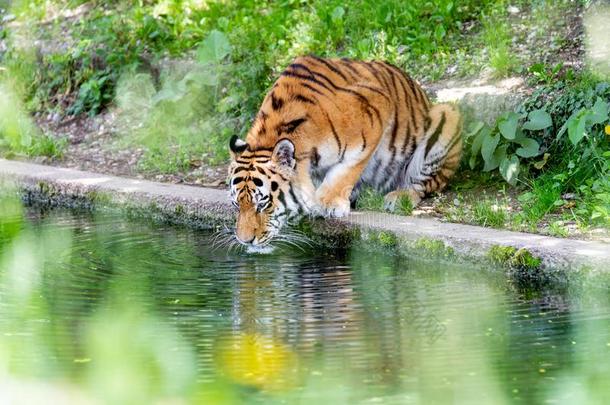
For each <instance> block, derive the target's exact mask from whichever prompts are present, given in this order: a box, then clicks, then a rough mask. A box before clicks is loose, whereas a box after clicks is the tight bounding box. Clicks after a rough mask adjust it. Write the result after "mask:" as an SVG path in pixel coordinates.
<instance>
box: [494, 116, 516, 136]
mask: <svg viewBox="0 0 610 405" xmlns="http://www.w3.org/2000/svg"><path fill="white" fill-rule="evenodd" d="M518 122H519V115H517V114H515V113H508V114H506V115H504V116H503V117H502V118H500V119H499V120H498V129H499V130H500V133H501V134H502V136H504V138H506V139H515V136H516V133H517V124H518Z"/></svg>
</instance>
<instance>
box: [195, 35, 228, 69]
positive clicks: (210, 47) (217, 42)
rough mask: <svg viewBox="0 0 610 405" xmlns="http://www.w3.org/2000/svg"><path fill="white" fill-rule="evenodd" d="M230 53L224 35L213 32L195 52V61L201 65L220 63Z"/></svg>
mask: <svg viewBox="0 0 610 405" xmlns="http://www.w3.org/2000/svg"><path fill="white" fill-rule="evenodd" d="M230 53H231V44H230V43H229V40H228V39H227V37H226V35H225V34H223V33H222V32H220V31H218V30H213V31H212V32H210V34H209V35H208V36H207V38H206V39H204V40H203V42H202V43H201V45H199V49H198V50H197V59H199V62H201V63H220V62H222V60H223V59H224V58H226V57H227V56H228V55H229V54H230Z"/></svg>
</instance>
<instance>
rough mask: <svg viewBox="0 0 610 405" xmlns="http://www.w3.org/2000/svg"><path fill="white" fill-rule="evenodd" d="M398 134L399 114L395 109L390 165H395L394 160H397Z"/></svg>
mask: <svg viewBox="0 0 610 405" xmlns="http://www.w3.org/2000/svg"><path fill="white" fill-rule="evenodd" d="M397 134H398V113H397V112H396V109H394V120H393V121H392V136H391V137H390V150H391V151H392V158H391V159H390V163H389V164H390V165H391V164H392V163H394V159H395V158H396V145H394V143H395V142H396V135H397Z"/></svg>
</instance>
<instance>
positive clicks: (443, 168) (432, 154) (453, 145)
mask: <svg viewBox="0 0 610 405" xmlns="http://www.w3.org/2000/svg"><path fill="white" fill-rule="evenodd" d="M428 119H429V121H428V124H429V125H428V126H427V129H426V132H425V134H424V137H423V139H422V141H421V142H420V144H419V145H418V146H417V147H416V148H415V151H414V152H413V156H412V158H411V160H410V162H409V164H408V166H407V167H406V168H405V172H404V176H403V178H402V179H401V180H400V181H399V183H398V184H399V186H398V188H397V189H396V190H394V191H391V192H389V193H388V194H386V195H385V198H384V205H385V208H386V209H388V210H391V211H393V210H394V209H395V208H396V203H397V202H398V201H399V200H400V199H401V198H402V197H405V196H406V197H409V198H410V200H411V203H412V204H413V206H416V205H417V204H419V202H420V201H421V199H422V198H423V197H424V195H426V194H428V193H432V192H434V191H440V190H442V189H443V188H444V187H445V186H446V185H447V181H448V180H449V178H450V177H451V176H452V175H453V173H454V172H455V170H456V169H457V167H458V165H459V163H460V157H461V153H462V137H461V135H460V131H461V117H460V113H459V111H458V110H457V108H456V107H454V106H453V105H450V104H437V105H434V106H432V108H430V111H429V115H428Z"/></svg>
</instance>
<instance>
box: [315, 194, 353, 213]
mask: <svg viewBox="0 0 610 405" xmlns="http://www.w3.org/2000/svg"><path fill="white" fill-rule="evenodd" d="M319 201H320V208H321V211H322V215H324V216H325V217H327V218H342V217H346V216H348V215H349V211H350V204H349V199H347V198H341V197H333V198H325V197H321V198H320V199H319Z"/></svg>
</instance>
